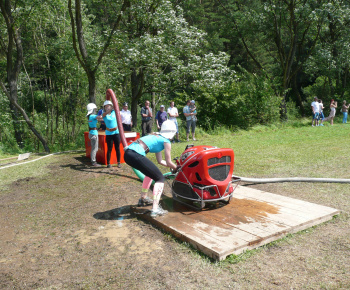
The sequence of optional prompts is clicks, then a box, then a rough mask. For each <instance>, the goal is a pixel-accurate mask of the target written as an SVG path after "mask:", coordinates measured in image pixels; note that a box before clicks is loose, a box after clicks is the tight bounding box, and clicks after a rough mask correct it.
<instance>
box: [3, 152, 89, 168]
mask: <svg viewBox="0 0 350 290" xmlns="http://www.w3.org/2000/svg"><path fill="white" fill-rule="evenodd" d="M73 152H85V150H72V151H63V152H56V153H51V154H48V155H45V156H42V157H40V158H37V159H34V160H30V161H26V162H21V163H16V164H11V165H7V166H4V167H0V170H1V169H5V168H9V167H12V166H17V165H23V164H27V163H30V162H34V161H38V160H40V159H43V158H46V157H49V156H52V155H58V154H63V153H73Z"/></svg>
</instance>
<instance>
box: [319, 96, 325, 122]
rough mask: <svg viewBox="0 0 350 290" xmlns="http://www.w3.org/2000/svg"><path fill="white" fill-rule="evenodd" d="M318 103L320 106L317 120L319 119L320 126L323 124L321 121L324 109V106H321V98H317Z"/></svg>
mask: <svg viewBox="0 0 350 290" xmlns="http://www.w3.org/2000/svg"><path fill="white" fill-rule="evenodd" d="M318 104H319V106H320V112H319V120H318V121H320V120H321V124H320V126H323V124H322V121H323V120H324V114H323V109H324V107H323V103H322V100H318Z"/></svg>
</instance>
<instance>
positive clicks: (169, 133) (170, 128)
mask: <svg viewBox="0 0 350 290" xmlns="http://www.w3.org/2000/svg"><path fill="white" fill-rule="evenodd" d="M159 134H160V135H162V136H163V137H165V138H167V139H173V137H174V135H175V134H176V125H175V123H174V122H173V121H171V120H166V121H164V123H163V124H162V127H161V128H160V132H159Z"/></svg>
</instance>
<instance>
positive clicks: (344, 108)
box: [341, 100, 350, 124]
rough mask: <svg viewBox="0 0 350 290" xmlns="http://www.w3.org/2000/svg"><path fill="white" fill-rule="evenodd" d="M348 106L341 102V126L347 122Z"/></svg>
mask: <svg viewBox="0 0 350 290" xmlns="http://www.w3.org/2000/svg"><path fill="white" fill-rule="evenodd" d="M349 107H350V105H346V101H345V100H344V101H343V105H342V107H341V112H342V113H343V124H346V123H347V122H348V110H349Z"/></svg>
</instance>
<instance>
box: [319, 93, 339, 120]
mask: <svg viewBox="0 0 350 290" xmlns="http://www.w3.org/2000/svg"><path fill="white" fill-rule="evenodd" d="M337 107H338V104H337V102H336V101H334V100H333V99H331V104H330V108H331V112H330V113H329V116H328V117H327V118H324V119H323V121H321V124H322V123H323V122H324V121H328V120H330V121H329V122H330V123H331V125H333V119H334V116H335V109H336V108H337Z"/></svg>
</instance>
